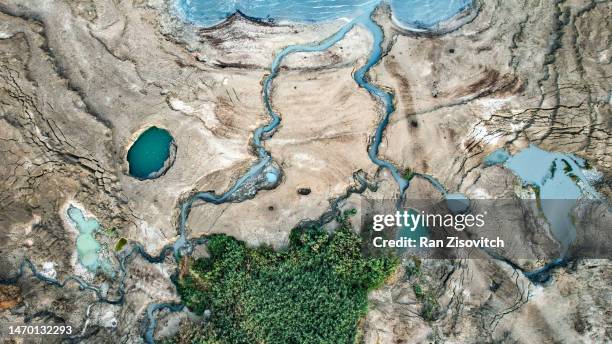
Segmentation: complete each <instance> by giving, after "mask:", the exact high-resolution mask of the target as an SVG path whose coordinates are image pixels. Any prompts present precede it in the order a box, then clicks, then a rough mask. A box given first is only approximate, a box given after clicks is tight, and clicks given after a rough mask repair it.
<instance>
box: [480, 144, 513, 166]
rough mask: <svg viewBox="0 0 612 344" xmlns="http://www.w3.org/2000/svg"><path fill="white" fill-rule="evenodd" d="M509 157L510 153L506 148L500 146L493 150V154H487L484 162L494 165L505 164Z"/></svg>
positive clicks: (487, 164) (486, 164)
mask: <svg viewBox="0 0 612 344" xmlns="http://www.w3.org/2000/svg"><path fill="white" fill-rule="evenodd" d="M509 158H510V154H508V152H507V151H506V150H505V149H503V148H499V149H496V150H494V151H493V152H491V154H489V155H487V156H486V158H484V160H483V161H482V162H483V163H484V164H485V166H493V165H498V164H503V163H504V162H506V160H508V159H509Z"/></svg>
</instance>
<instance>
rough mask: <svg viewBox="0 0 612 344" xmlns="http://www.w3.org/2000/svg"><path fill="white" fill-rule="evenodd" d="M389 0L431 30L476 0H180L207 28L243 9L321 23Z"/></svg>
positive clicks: (262, 16)
mask: <svg viewBox="0 0 612 344" xmlns="http://www.w3.org/2000/svg"><path fill="white" fill-rule="evenodd" d="M382 2H386V3H388V4H389V5H390V7H391V10H392V12H393V19H394V20H395V21H396V22H397V23H398V24H400V25H402V26H406V27H411V28H420V29H429V28H432V27H435V26H436V25H437V24H438V23H440V22H442V21H445V20H448V19H450V18H452V17H453V16H455V15H456V14H457V13H459V12H461V11H462V10H464V9H466V8H467V7H468V6H470V5H471V4H472V0H284V1H282V0H272V1H268V0H233V1H232V0H229V1H228V0H178V1H177V8H178V10H179V12H180V14H181V15H182V16H183V18H184V19H185V20H187V21H189V22H192V23H195V24H197V25H199V26H203V27H212V26H215V25H217V24H220V23H222V22H223V21H225V20H226V19H227V18H228V17H230V16H231V15H233V14H235V13H237V12H239V13H241V14H243V15H244V16H246V17H249V18H252V19H254V20H259V21H264V22H270V23H275V22H297V23H317V22H326V21H332V20H337V19H341V18H346V19H354V18H357V17H359V16H361V15H363V14H367V13H369V12H371V10H372V8H373V7H375V6H377V5H378V4H380V3H382Z"/></svg>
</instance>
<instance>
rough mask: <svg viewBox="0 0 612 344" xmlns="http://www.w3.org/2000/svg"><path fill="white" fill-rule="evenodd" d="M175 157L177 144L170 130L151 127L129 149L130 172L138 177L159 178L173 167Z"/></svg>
mask: <svg viewBox="0 0 612 344" xmlns="http://www.w3.org/2000/svg"><path fill="white" fill-rule="evenodd" d="M175 157H176V144H175V143H174V138H173V137H172V135H170V132H168V130H166V129H162V128H158V127H150V128H149V129H147V130H145V131H143V132H142V134H140V136H138V138H137V139H136V141H134V143H133V144H132V146H131V147H130V149H129V150H128V154H127V161H128V164H129V174H130V176H132V177H135V178H138V179H154V178H158V177H160V176H162V175H164V173H166V171H168V169H169V168H170V167H172V164H173V163H174V159H175Z"/></svg>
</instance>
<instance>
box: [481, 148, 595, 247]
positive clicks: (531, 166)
mask: <svg viewBox="0 0 612 344" xmlns="http://www.w3.org/2000/svg"><path fill="white" fill-rule="evenodd" d="M506 154H507V152H506ZM485 160H486V159H485ZM584 164H585V162H584V160H582V159H580V158H578V157H576V156H574V155H571V154H566V153H558V152H547V151H545V150H543V149H540V148H538V147H537V146H535V145H529V147H527V148H526V149H523V150H522V151H521V152H519V153H518V154H516V155H514V156H512V157H509V158H507V160H506V162H505V163H504V166H505V167H507V168H508V169H510V170H511V171H512V172H513V173H514V174H516V175H517V176H518V177H519V178H520V179H521V181H522V182H523V184H524V185H531V186H533V187H534V188H535V189H536V192H537V196H538V197H539V199H540V206H541V210H542V212H543V213H544V217H545V218H546V220H547V221H548V223H549V225H550V228H551V231H552V234H553V235H554V237H555V239H557V240H558V241H559V242H560V243H561V245H562V254H565V252H566V250H567V249H568V247H569V245H570V244H571V243H572V242H573V241H574V239H575V238H576V229H575V228H574V224H573V223H572V221H571V217H570V216H571V211H572V209H573V208H574V206H575V205H576V201H577V200H578V198H580V197H588V198H596V197H598V195H597V192H596V191H595V190H594V189H593V187H592V186H591V185H589V183H588V180H587V178H586V177H585V176H584V174H583V173H582V169H583V168H584ZM562 258H563V257H562Z"/></svg>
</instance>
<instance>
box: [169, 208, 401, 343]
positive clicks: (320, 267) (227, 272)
mask: <svg viewBox="0 0 612 344" xmlns="http://www.w3.org/2000/svg"><path fill="white" fill-rule="evenodd" d="M345 215H346V216H341V217H339V218H340V220H341V221H342V222H341V226H340V228H339V229H338V230H336V232H335V233H333V234H330V233H328V232H326V231H324V230H322V229H307V230H304V229H295V230H293V231H292V233H291V235H290V243H289V246H288V247H287V248H286V249H284V250H282V251H274V250H272V249H271V248H270V247H265V246H264V247H258V248H250V247H247V246H246V245H245V243H244V242H242V241H238V240H236V239H234V238H232V237H229V236H226V235H222V234H217V235H212V236H210V237H209V241H208V246H207V247H208V251H209V253H210V257H209V258H200V259H198V260H196V261H195V262H194V263H193V264H192V265H191V266H190V267H189V271H188V272H186V273H184V274H183V277H182V278H180V279H179V280H178V289H179V293H180V294H181V297H182V298H183V301H184V302H185V304H186V305H187V306H188V307H189V308H190V309H191V310H192V311H194V312H195V313H198V314H203V313H204V311H205V310H210V311H211V315H210V317H209V318H208V319H207V321H206V322H205V323H204V325H202V326H203V328H202V329H200V331H197V334H196V335H195V338H192V341H193V342H196V343H219V344H221V343H249V344H251V343H267V344H273V343H283V344H286V343H342V344H346V343H353V342H354V341H355V338H356V335H357V332H358V331H357V327H358V326H357V323H358V321H359V320H360V319H361V318H363V317H364V316H365V314H366V311H367V305H368V302H367V293H368V291H370V290H372V289H374V288H377V287H379V286H380V285H382V284H383V283H384V281H385V280H386V279H387V278H388V277H389V276H390V275H391V274H392V273H393V272H394V271H395V269H396V267H397V265H398V260H397V259H396V258H394V257H377V258H373V257H364V256H363V255H362V254H361V252H360V249H361V239H360V237H359V236H358V235H356V234H355V233H354V232H353V231H352V230H351V228H350V224H349V221H348V219H347V218H348V216H350V215H352V213H350V212H349V213H346V214H345Z"/></svg>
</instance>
